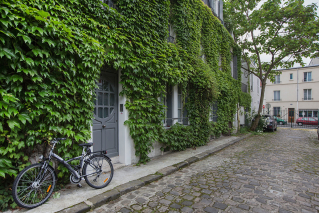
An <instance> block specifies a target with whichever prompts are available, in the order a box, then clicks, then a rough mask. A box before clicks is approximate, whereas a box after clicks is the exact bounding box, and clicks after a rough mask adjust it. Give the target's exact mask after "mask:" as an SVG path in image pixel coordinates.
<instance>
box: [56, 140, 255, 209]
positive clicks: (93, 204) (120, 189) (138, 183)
mask: <svg viewBox="0 0 319 213" xmlns="http://www.w3.org/2000/svg"><path fill="white" fill-rule="evenodd" d="M250 135H251V134H247V135H245V136H243V137H240V138H238V139H236V140H233V141H230V142H228V143H226V144H223V145H220V146H218V147H215V148H213V149H211V150H207V151H205V152H202V153H200V154H198V155H195V156H193V157H190V158H188V159H186V160H184V161H181V162H179V163H177V164H174V165H173V166H167V167H165V168H163V169H160V170H158V171H157V172H156V173H155V174H152V175H147V176H145V177H142V178H140V179H137V180H133V181H130V182H128V183H124V184H122V185H119V186H117V187H115V188H114V189H111V190H109V191H106V192H104V193H102V194H99V195H96V196H94V197H92V198H89V199H88V200H86V201H84V202H81V203H79V204H76V205H74V206H72V207H69V208H66V209H63V210H61V211H58V213H69V212H77V213H84V212H89V211H90V210H92V209H95V208H98V207H100V206H102V205H104V204H106V203H108V202H110V201H112V200H115V199H117V198H119V197H120V196H122V195H124V194H126V193H128V192H131V191H134V190H136V189H139V188H141V187H142V186H145V185H147V184H150V183H152V182H154V181H157V180H159V179H161V178H162V177H164V176H167V175H170V174H172V173H174V172H176V171H177V170H179V169H181V168H184V167H186V166H189V165H190V164H192V163H195V162H197V161H199V160H203V159H204V158H206V157H209V156H210V155H213V154H216V153H217V152H219V151H221V150H223V149H225V148H227V147H229V146H231V145H233V144H235V143H237V142H239V141H241V140H243V139H245V138H247V137H249V136H250Z"/></svg>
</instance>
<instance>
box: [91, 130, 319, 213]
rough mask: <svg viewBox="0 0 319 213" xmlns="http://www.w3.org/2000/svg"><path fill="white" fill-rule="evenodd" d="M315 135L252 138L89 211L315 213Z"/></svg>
mask: <svg viewBox="0 0 319 213" xmlns="http://www.w3.org/2000/svg"><path fill="white" fill-rule="evenodd" d="M318 165H319V141H318V140H317V135H316V132H315V131H307V130H293V129H291V128H288V129H282V128H281V129H278V131H277V132H275V133H271V132H267V133H264V134H262V135H255V136H251V137H249V138H247V139H245V140H243V141H240V142H238V143H237V144H235V145H232V146H230V147H228V148H226V149H224V150H222V151H220V152H218V153H217V154H215V155H213V156H210V157H208V158H206V159H204V160H202V161H199V162H196V163H193V164H191V165H190V166H188V167H185V168H183V169H181V170H179V171H177V172H175V173H173V174H171V175H169V176H166V177H163V178H162V179H160V180H158V181H156V182H153V183H151V184H149V185H147V186H144V187H142V188H140V189H138V190H136V191H132V192H130V193H128V194H125V195H123V196H121V197H120V198H119V199H117V200H114V201H112V202H110V203H108V204H105V205H103V206H101V207H99V208H97V209H95V210H93V212H123V213H126V212H145V213H151V212H261V213H262V212H280V213H286V212H304V213H307V212H319V168H318Z"/></svg>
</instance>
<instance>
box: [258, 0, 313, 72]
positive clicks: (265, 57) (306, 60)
mask: <svg viewBox="0 0 319 213" xmlns="http://www.w3.org/2000/svg"><path fill="white" fill-rule="evenodd" d="M312 3H315V4H317V6H319V0H304V5H309V4H312ZM317 14H318V16H319V8H317ZM318 31H319V30H318ZM261 57H262V60H263V61H270V59H271V56H270V55H265V54H263V55H262V56H261ZM310 60H311V59H310V58H303V61H304V63H305V64H306V66H308V65H309V63H310ZM294 67H301V65H300V64H299V63H298V64H295V65H294Z"/></svg>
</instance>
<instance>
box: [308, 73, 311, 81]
mask: <svg viewBox="0 0 319 213" xmlns="http://www.w3.org/2000/svg"><path fill="white" fill-rule="evenodd" d="M308 81H311V72H308Z"/></svg>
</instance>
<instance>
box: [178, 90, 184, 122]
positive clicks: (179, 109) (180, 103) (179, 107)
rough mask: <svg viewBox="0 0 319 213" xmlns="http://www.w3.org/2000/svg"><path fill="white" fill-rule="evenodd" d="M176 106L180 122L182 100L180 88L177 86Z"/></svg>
mask: <svg viewBox="0 0 319 213" xmlns="http://www.w3.org/2000/svg"><path fill="white" fill-rule="evenodd" d="M177 108H178V122H182V119H183V114H182V112H183V100H182V90H181V87H180V86H178V95H177Z"/></svg>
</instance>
